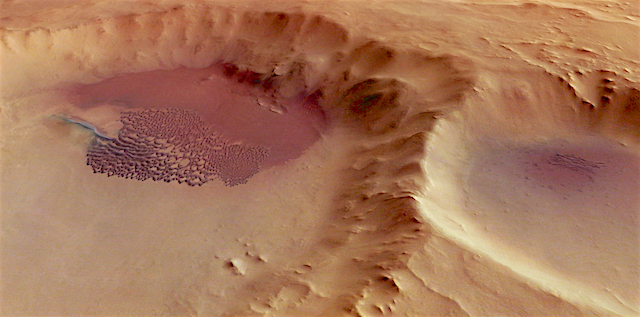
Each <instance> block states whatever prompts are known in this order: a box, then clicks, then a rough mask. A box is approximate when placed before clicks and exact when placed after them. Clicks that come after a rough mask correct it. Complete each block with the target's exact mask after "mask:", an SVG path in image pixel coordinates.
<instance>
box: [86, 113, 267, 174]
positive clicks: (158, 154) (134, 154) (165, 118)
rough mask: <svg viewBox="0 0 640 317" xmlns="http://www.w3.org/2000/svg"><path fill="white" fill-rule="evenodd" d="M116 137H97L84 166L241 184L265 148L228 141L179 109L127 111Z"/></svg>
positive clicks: (103, 170) (97, 170) (112, 171)
mask: <svg viewBox="0 0 640 317" xmlns="http://www.w3.org/2000/svg"><path fill="white" fill-rule="evenodd" d="M121 120H122V123H123V128H122V129H121V130H120V132H119V134H118V138H117V139H115V138H114V139H109V138H104V137H101V136H96V138H95V139H94V141H93V142H92V143H91V145H90V147H89V151H88V154H87V165H89V166H91V168H93V172H94V173H106V174H107V175H108V176H114V175H115V176H119V177H125V178H129V179H137V180H141V181H144V180H147V179H149V178H151V179H153V180H155V181H165V182H171V181H178V182H179V183H183V182H184V183H187V184H189V185H191V186H196V185H202V184H204V183H206V182H208V181H210V180H213V179H220V180H222V181H223V182H224V184H225V185H226V186H235V185H239V184H244V183H246V182H247V180H248V179H249V178H250V177H252V176H253V175H255V174H256V173H258V172H259V171H260V168H261V167H262V163H263V162H264V160H265V159H266V158H267V155H268V150H267V149H265V148H263V147H259V146H245V145H239V144H230V143H228V142H227V141H225V140H223V139H222V138H221V137H220V136H218V135H216V134H215V133H212V132H211V131H209V128H208V127H207V126H206V125H205V124H204V122H203V121H202V119H201V118H200V117H199V116H198V114H197V113H194V112H192V111H187V110H183V109H161V110H158V109H153V110H151V109H147V110H143V111H127V112H123V113H122V117H121Z"/></svg>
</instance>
